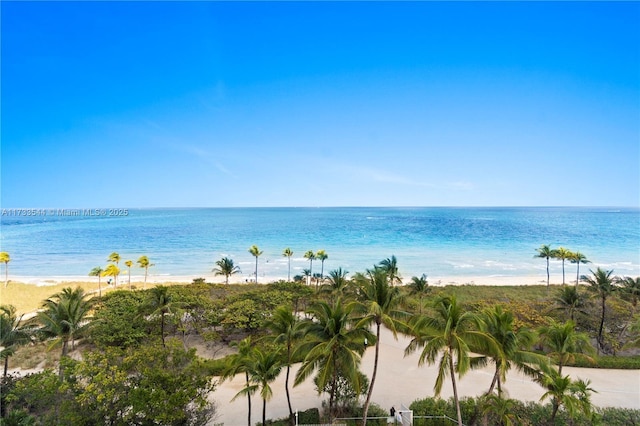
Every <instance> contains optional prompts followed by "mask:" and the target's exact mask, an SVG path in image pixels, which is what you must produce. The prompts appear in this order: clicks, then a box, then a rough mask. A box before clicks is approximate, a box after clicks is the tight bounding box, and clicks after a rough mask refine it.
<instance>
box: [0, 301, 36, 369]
mask: <svg viewBox="0 0 640 426" xmlns="http://www.w3.org/2000/svg"><path fill="white" fill-rule="evenodd" d="M23 316H24V314H23V315H20V316H18V315H17V314H16V308H15V307H14V306H13V305H1V306H0V359H4V373H3V376H4V377H7V370H8V368H9V357H10V356H12V355H13V354H14V353H15V352H16V350H17V349H18V347H19V346H22V345H26V344H27V343H29V342H30V341H31V328H30V327H29V326H27V325H25V324H23V323H22V317H23Z"/></svg>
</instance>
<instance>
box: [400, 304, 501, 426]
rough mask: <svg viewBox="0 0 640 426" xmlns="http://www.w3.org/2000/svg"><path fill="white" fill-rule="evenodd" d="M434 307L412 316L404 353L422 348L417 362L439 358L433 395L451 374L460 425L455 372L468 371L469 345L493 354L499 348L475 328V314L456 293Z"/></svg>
mask: <svg viewBox="0 0 640 426" xmlns="http://www.w3.org/2000/svg"><path fill="white" fill-rule="evenodd" d="M433 309H434V311H435V316H434V317H428V316H425V315H419V316H416V317H414V318H415V319H414V321H413V323H412V327H411V334H412V335H413V339H412V340H411V342H410V343H409V346H407V348H406V349H405V354H410V353H413V352H415V351H416V350H417V349H419V348H423V350H422V353H421V354H420V358H419V359H418V365H423V364H424V363H425V362H428V363H429V364H433V363H435V362H436V360H437V358H438V357H440V362H439V364H438V376H437V378H436V383H435V386H434V388H433V389H434V391H435V394H436V396H438V395H440V392H441V391H442V385H443V383H444V379H445V377H446V376H447V375H449V376H450V377H451V385H452V387H453V399H454V401H455V404H456V412H457V416H458V426H462V412H461V411H460V399H459V396H458V385H457V383H456V373H458V376H460V377H462V376H463V375H464V374H465V373H466V372H467V371H469V368H470V367H471V355H470V354H471V349H472V347H474V348H486V349H491V350H492V351H495V352H496V353H499V352H500V348H499V346H498V345H497V344H496V342H495V341H494V340H493V338H492V337H491V336H490V335H489V334H488V333H486V332H485V331H482V330H479V329H478V318H477V316H476V315H474V314H472V313H471V312H469V311H466V310H465V309H464V308H463V307H462V306H461V305H460V304H458V302H457V300H456V297H455V296H441V297H439V298H437V299H436V300H435V302H434V304H433ZM486 349H485V350H486ZM454 358H455V360H454Z"/></svg>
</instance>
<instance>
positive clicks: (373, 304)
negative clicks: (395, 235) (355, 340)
mask: <svg viewBox="0 0 640 426" xmlns="http://www.w3.org/2000/svg"><path fill="white" fill-rule="evenodd" d="M360 277H362V275H360ZM366 278H367V279H365V280H359V282H358V283H357V284H358V286H359V293H358V303H357V305H356V309H357V311H359V313H360V314H361V315H362V317H361V319H360V320H359V322H358V325H357V326H359V327H360V326H362V327H367V328H368V327H370V326H371V325H372V324H375V328H376V346H375V357H374V360H373V374H372V376H371V383H370V385H369V390H368V392H367V399H366V400H365V403H364V407H363V409H362V418H363V426H366V424H367V413H368V412H369V404H370V403H371V395H372V394H373V386H374V385H375V382H376V375H377V372H378V362H379V360H380V329H381V326H382V325H384V326H385V327H386V328H388V329H389V330H390V331H391V332H392V333H393V337H395V338H397V336H398V331H397V329H396V327H397V326H398V325H399V322H400V321H399V320H400V318H402V317H406V316H407V314H406V313H405V312H402V311H400V310H399V309H398V306H399V304H400V301H401V297H400V289H399V288H398V287H392V286H391V285H389V281H390V279H389V275H388V274H387V272H386V271H385V270H383V269H382V268H379V267H374V268H373V270H368V271H367V272H366Z"/></svg>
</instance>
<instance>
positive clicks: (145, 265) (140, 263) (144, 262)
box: [136, 256, 154, 286]
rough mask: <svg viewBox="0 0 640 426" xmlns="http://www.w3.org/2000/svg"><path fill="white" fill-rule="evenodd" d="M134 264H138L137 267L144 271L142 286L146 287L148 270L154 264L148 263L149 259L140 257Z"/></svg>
mask: <svg viewBox="0 0 640 426" xmlns="http://www.w3.org/2000/svg"><path fill="white" fill-rule="evenodd" d="M136 263H137V264H138V266H139V267H141V268H142V269H144V284H143V286H146V285H147V275H149V268H150V267H152V266H154V264H153V263H151V262H150V261H149V258H148V257H147V256H140V257H139V258H138V260H137V262H136Z"/></svg>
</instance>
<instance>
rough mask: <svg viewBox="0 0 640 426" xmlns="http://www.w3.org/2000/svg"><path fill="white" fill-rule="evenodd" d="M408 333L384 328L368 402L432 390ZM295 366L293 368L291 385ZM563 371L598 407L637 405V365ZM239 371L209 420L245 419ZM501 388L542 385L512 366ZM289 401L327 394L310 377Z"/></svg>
mask: <svg viewBox="0 0 640 426" xmlns="http://www.w3.org/2000/svg"><path fill="white" fill-rule="evenodd" d="M409 340H410V339H409V338H407V337H403V336H398V340H397V341H396V340H394V339H393V336H392V334H391V333H390V332H389V331H387V330H386V329H383V332H382V339H381V344H380V361H379V366H378V377H377V378H376V383H375V385H374V391H373V397H372V400H373V402H375V403H377V404H378V405H380V406H381V407H382V408H384V409H385V410H386V409H389V408H391V406H395V407H396V408H398V407H400V404H404V405H406V406H409V404H410V403H411V402H413V401H414V400H416V399H418V398H425V397H428V396H433V385H434V383H435V379H436V366H435V365H433V366H428V365H424V366H422V367H418V357H419V352H416V353H414V354H411V355H409V356H407V357H404V348H405V347H406V346H407V345H408V343H409ZM373 358H374V349H373V348H370V349H369V350H368V351H367V352H366V354H365V356H364V357H363V360H362V368H361V369H362V371H363V372H364V373H365V374H366V375H367V376H369V377H371V374H372V372H373ZM296 371H297V366H294V367H293V368H292V373H291V377H292V378H291V380H290V386H292V385H291V384H292V383H293V377H294V376H295V372H296ZM285 373H286V370H284V369H283V370H282V373H281V374H280V376H279V377H278V379H277V380H276V381H275V382H273V383H272V384H271V387H272V389H273V398H272V399H271V400H270V401H269V402H267V418H281V417H285V416H287V415H288V412H289V411H288V408H287V399H286V394H285V390H284V378H285ZM563 373H565V374H569V375H571V377H572V378H574V379H577V378H581V379H589V380H591V387H592V388H593V389H595V390H596V391H597V392H598V393H596V394H594V395H593V398H592V400H593V404H594V405H596V406H600V407H624V408H634V409H640V370H603V369H590V368H571V367H565V368H564V369H563ZM492 377H493V371H492V368H491V367H487V368H484V369H481V370H474V371H470V372H469V373H467V374H466V375H465V376H464V377H463V378H462V380H460V381H459V393H460V395H461V396H477V395H480V394H482V393H483V392H486V390H487V389H488V388H489V385H490V384H491V379H492ZM243 385H244V376H242V375H238V376H236V377H235V378H234V379H233V380H232V381H228V382H225V383H223V384H222V385H220V386H218V387H217V388H216V390H215V392H213V394H212V399H213V400H215V401H216V403H217V405H218V411H219V413H220V415H219V417H218V418H217V419H216V420H215V422H214V423H224V424H225V426H234V425H245V424H246V422H247V420H246V419H247V399H246V397H240V398H238V399H236V400H235V401H233V402H230V401H231V399H232V398H233V397H234V396H235V394H236V393H237V392H238V391H239V390H240V389H242V387H243ZM504 388H505V389H506V391H507V392H508V395H509V397H511V398H514V399H518V400H521V401H538V400H539V399H540V397H541V396H542V394H543V393H544V391H543V390H542V388H541V387H540V386H539V385H538V384H536V383H534V382H532V381H531V379H529V378H527V377H526V376H523V375H521V374H519V373H517V372H515V371H512V372H510V373H509V374H508V376H507V381H506V383H505V384H504ZM290 390H291V404H292V406H293V410H294V411H295V410H296V409H298V410H306V409H308V408H312V407H318V408H320V407H321V404H322V400H323V399H325V400H326V399H327V398H328V396H327V395H326V394H325V395H321V396H318V395H317V393H316V392H315V390H314V386H313V380H312V378H309V379H308V380H307V381H306V382H304V383H303V384H301V385H300V386H297V387H295V388H293V387H290ZM452 394H453V393H452V390H451V381H450V380H449V379H447V381H446V382H445V384H444V386H443V389H442V395H441V396H442V397H443V398H449V397H450V396H452ZM261 419H262V400H261V399H260V397H259V395H255V396H254V397H252V419H251V420H252V422H253V424H255V423H256V422H258V421H260V420H261Z"/></svg>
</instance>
